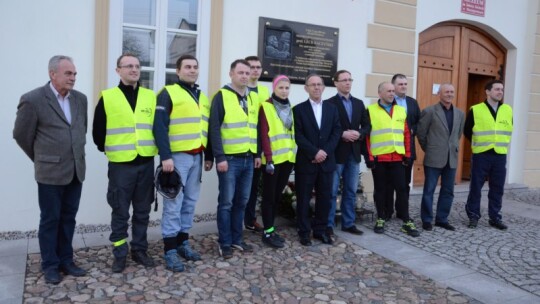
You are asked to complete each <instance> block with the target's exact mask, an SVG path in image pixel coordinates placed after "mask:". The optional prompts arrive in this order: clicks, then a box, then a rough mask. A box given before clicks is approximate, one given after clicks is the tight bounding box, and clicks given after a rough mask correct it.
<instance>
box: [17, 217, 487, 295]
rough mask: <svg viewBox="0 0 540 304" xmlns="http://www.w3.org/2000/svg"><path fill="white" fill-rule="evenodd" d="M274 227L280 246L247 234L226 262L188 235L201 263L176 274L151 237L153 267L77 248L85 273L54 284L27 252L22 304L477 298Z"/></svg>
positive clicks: (341, 244)
mask: <svg viewBox="0 0 540 304" xmlns="http://www.w3.org/2000/svg"><path fill="white" fill-rule="evenodd" d="M280 231H281V233H282V235H283V236H284V237H285V238H286V239H287V245H286V247H285V248H284V249H280V250H274V249H271V248H268V247H265V246H263V245H262V244H261V241H260V236H259V235H258V234H254V233H251V232H247V233H246V234H245V237H246V240H247V241H248V242H250V243H251V244H253V245H254V246H255V249H256V250H255V253H251V254H241V253H239V252H235V253H234V257H233V258H232V259H229V260H223V259H222V258H220V257H218V251H217V243H216V242H217V235H215V234H207V235H199V236H194V237H193V238H194V240H193V241H192V245H193V246H194V247H195V248H196V249H197V250H199V251H200V252H201V253H202V254H203V256H202V257H203V260H202V261H198V262H188V263H187V264H186V265H187V268H186V271H185V272H183V273H172V272H170V271H168V270H166V269H164V265H163V260H162V259H161V255H162V244H161V242H159V241H156V242H152V243H151V244H150V254H151V255H152V256H153V257H154V258H155V259H156V261H157V262H158V264H159V265H158V266H157V267H155V268H149V269H145V268H143V267H142V266H139V265H136V264H134V263H133V262H131V261H129V260H128V261H129V265H128V268H127V269H126V270H125V271H124V273H122V274H113V273H112V272H111V270H110V265H111V252H110V248H109V247H107V246H101V247H92V248H88V249H82V250H78V251H76V260H77V261H78V263H79V264H80V266H81V267H83V268H85V269H88V270H89V271H88V275H87V276H85V277H80V278H75V277H72V276H66V277H65V278H64V280H63V281H62V283H60V284H59V285H57V286H52V285H47V284H46V283H45V282H44V279H43V276H42V274H41V271H40V265H39V262H40V258H39V255H38V254H30V255H29V256H28V261H27V271H26V280H25V289H24V303H53V302H54V303H71V302H87V303H479V302H478V301H476V300H474V299H471V298H470V297H468V296H465V295H463V294H461V293H459V292H457V291H455V290H452V289H450V288H444V287H441V286H439V285H437V284H436V283H435V282H434V281H432V280H430V279H428V278H427V277H425V276H423V275H419V274H417V273H414V272H412V271H410V270H408V269H406V268H404V267H403V266H400V265H398V264H395V263H393V262H391V261H389V260H387V259H385V258H382V257H381V256H378V255H376V254H373V253H372V252H370V251H367V250H365V249H363V248H361V247H359V246H357V245H354V244H353V243H350V242H348V241H344V240H338V241H337V243H336V244H335V246H328V245H323V244H321V243H319V242H316V243H315V245H314V246H311V247H303V246H301V245H300V244H299V243H298V242H297V238H296V234H295V231H294V229H293V228H292V227H281V228H280ZM290 240H292V242H291V241H290Z"/></svg>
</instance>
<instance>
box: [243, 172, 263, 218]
mask: <svg viewBox="0 0 540 304" xmlns="http://www.w3.org/2000/svg"><path fill="white" fill-rule="evenodd" d="M260 180H261V168H254V169H253V180H252V181H251V191H250V192H249V199H248V202H247V205H246V210H245V213H244V226H253V222H255V221H256V220H257V212H256V211H255V209H256V205H257V196H258V194H259V181H260Z"/></svg>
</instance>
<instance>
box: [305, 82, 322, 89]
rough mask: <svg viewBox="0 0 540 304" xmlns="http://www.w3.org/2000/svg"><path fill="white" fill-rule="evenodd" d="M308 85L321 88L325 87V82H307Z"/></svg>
mask: <svg viewBox="0 0 540 304" xmlns="http://www.w3.org/2000/svg"><path fill="white" fill-rule="evenodd" d="M306 85H307V86H308V87H312V88H321V87H324V84H322V83H312V84H306Z"/></svg>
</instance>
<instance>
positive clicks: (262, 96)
mask: <svg viewBox="0 0 540 304" xmlns="http://www.w3.org/2000/svg"><path fill="white" fill-rule="evenodd" d="M257 96H258V97H259V104H260V105H263V104H264V102H265V101H267V100H268V98H270V91H269V90H268V88H267V87H266V86H263V85H261V84H259V85H257Z"/></svg>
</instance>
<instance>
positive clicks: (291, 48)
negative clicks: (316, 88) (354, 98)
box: [258, 17, 339, 86]
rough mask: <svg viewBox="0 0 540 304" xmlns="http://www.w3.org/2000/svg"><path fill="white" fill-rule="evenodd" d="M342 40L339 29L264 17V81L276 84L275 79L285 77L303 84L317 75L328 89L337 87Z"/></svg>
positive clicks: (261, 46) (261, 51) (261, 54)
mask: <svg viewBox="0 0 540 304" xmlns="http://www.w3.org/2000/svg"><path fill="white" fill-rule="evenodd" d="M338 37H339V29H337V28H332V27H325V26H319V25H313V24H307V23H300V22H292V21H285V20H279V19H271V18H266V17H260V18H259V48H258V56H259V58H261V60H262V67H263V71H262V75H261V80H265V81H272V79H273V78H274V76H276V75H279V74H284V75H287V76H288V77H289V78H290V79H291V82H293V83H299V84H303V83H304V80H305V78H306V76H307V75H309V74H311V73H316V74H319V75H321V76H322V78H323V81H324V83H325V85H326V86H333V85H334V83H333V81H332V76H333V75H334V73H335V72H336V67H337V59H338V58H337V57H338Z"/></svg>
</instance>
